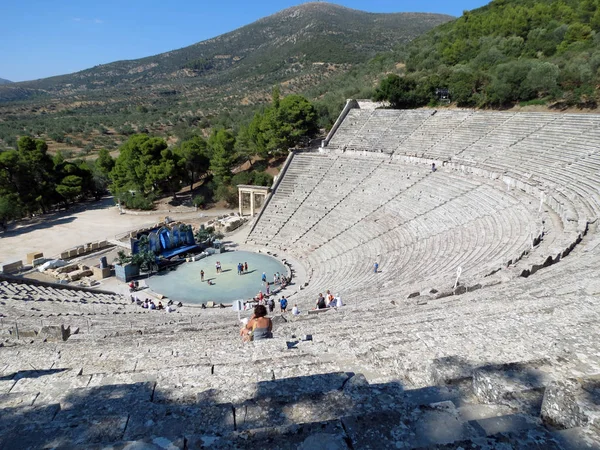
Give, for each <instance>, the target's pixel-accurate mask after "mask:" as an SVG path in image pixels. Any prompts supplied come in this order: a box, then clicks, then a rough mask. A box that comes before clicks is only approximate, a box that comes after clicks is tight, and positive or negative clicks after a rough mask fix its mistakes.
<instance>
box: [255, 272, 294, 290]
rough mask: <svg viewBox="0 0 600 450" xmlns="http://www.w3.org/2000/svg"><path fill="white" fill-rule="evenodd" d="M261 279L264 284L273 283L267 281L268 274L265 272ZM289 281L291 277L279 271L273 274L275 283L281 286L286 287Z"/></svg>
mask: <svg viewBox="0 0 600 450" xmlns="http://www.w3.org/2000/svg"><path fill="white" fill-rule="evenodd" d="M261 279H262V282H263V284H264V285H266V286H269V284H271V283H269V282H268V281H267V274H266V273H265V272H263V273H262V277H261ZM288 283H289V279H288V278H287V277H286V276H284V275H282V274H280V273H279V272H277V273H274V274H273V284H278V285H281V287H282V288H284V287H285V286H286V285H287V284H288Z"/></svg>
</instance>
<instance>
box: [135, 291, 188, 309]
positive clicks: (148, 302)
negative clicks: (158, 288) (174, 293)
mask: <svg viewBox="0 0 600 450" xmlns="http://www.w3.org/2000/svg"><path fill="white" fill-rule="evenodd" d="M130 298H131V303H135V304H136V305H138V306H141V307H142V308H144V309H154V310H157V311H166V312H174V311H175V310H176V309H175V302H174V301H173V300H169V302H168V303H167V307H166V308H165V307H164V306H163V304H162V302H161V301H159V302H158V305H157V304H156V303H154V300H152V299H150V298H146V299H145V300H144V301H142V300H140V299H139V298H135V297H134V296H133V295H132V296H130ZM177 306H178V307H179V308H181V307H182V306H183V303H181V302H179V303H177Z"/></svg>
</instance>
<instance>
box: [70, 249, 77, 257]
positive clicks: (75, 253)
mask: <svg viewBox="0 0 600 450" xmlns="http://www.w3.org/2000/svg"><path fill="white" fill-rule="evenodd" d="M76 256H77V249H74V250H69V258H75V257H76Z"/></svg>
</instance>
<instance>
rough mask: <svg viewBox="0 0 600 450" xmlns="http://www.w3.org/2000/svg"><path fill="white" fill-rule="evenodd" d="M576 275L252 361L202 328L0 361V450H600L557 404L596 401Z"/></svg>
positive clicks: (301, 334) (591, 317) (381, 305)
mask: <svg viewBox="0 0 600 450" xmlns="http://www.w3.org/2000/svg"><path fill="white" fill-rule="evenodd" d="M584 258H588V259H592V258H590V257H589V256H588V257H584ZM579 263H583V264H584V266H585V265H586V262H585V259H580V258H577V259H570V260H566V261H565V262H564V264H565V265H564V267H561V265H556V266H553V267H551V268H549V269H548V270H547V271H546V272H543V273H540V274H539V278H538V279H537V280H534V279H533V278H530V279H520V280H519V281H518V282H516V283H511V284H506V285H501V286H499V287H496V288H495V289H494V290H493V291H490V290H484V291H477V292H472V293H467V294H464V295H462V296H460V297H447V298H444V299H438V300H434V299H433V298H432V297H426V298H425V301H423V299H419V298H417V299H416V300H417V301H415V299H408V300H407V299H400V298H398V297H397V296H386V295H385V294H382V293H377V294H376V295H378V296H379V295H381V301H380V302H378V303H374V302H363V299H356V300H354V301H352V302H351V303H350V304H348V305H347V306H345V307H344V308H341V309H339V310H332V311H329V312H327V313H326V314H320V315H318V316H306V315H301V316H298V317H290V316H288V318H287V319H288V321H287V322H282V321H280V322H279V323H278V324H277V325H276V326H275V330H274V333H275V337H274V339H272V340H270V341H263V342H256V343H251V344H247V345H243V344H241V342H240V341H239V336H238V335H237V327H236V326H235V324H234V322H233V321H232V320H231V319H232V317H231V313H230V312H223V311H206V312H205V317H204V318H203V319H202V321H201V322H197V323H194V324H193V325H187V326H184V325H182V324H174V325H173V326H172V327H171V329H168V328H162V329H160V330H156V329H145V330H143V331H141V332H139V333H138V332H136V330H135V329H134V332H132V333H130V334H124V335H112V336H108V337H100V338H99V337H97V336H94V335H87V334H86V333H82V334H80V335H77V336H74V337H72V338H71V339H69V341H67V342H64V343H59V344H57V343H49V342H48V343H37V344H32V345H17V346H15V347H12V348H10V347H9V348H0V405H1V406H0V408H2V414H1V415H0V446H1V447H2V448H6V449H13V448H19V449H21V448H47V447H52V448H57V447H82V446H84V447H85V448H92V449H100V448H128V447H127V446H129V448H136V447H138V448H140V447H141V448H144V447H142V446H143V445H145V446H146V448H188V449H199V448H205V447H206V446H209V445H210V446H213V447H215V448H248V449H249V448H257V447H261V446H262V445H265V442H268V445H269V448H275V449H289V448H319V446H323V445H325V444H328V445H330V446H332V445H336V446H335V447H333V448H341V449H351V448H370V447H372V446H374V445H376V448H398V447H400V448H402V447H404V448H408V449H416V448H552V449H565V450H566V449H575V448H597V445H598V442H599V441H598V439H599V435H598V430H597V428H596V427H595V424H594V422H593V420H594V418H595V417H596V413H597V404H596V405H594V403H593V402H588V403H584V402H580V403H578V409H577V410H576V412H575V410H574V409H573V403H571V402H567V401H562V400H561V396H565V395H567V394H568V395H571V396H572V395H573V392H576V390H577V389H578V386H582V387H584V388H585V389H586V392H587V393H588V396H589V395H596V394H597V390H596V389H597V388H596V387H594V386H595V385H594V383H593V377H594V375H595V374H597V373H598V370H599V369H600V360H599V358H598V356H597V355H598V342H599V341H598V339H597V338H598V333H597V332H596V331H595V330H596V329H597V326H598V324H599V322H600V309H599V308H598V305H597V302H595V301H594V300H593V294H594V292H596V290H597V289H598V287H599V285H598V283H597V281H596V280H595V279H594V277H593V276H585V275H590V274H586V273H585V271H584V273H583V274H582V273H581V267H580V265H579ZM557 273H559V274H560V275H561V276H560V277H557V276H556V275H557ZM581 275H584V277H583V278H582V277H581ZM540 282H541V283H542V284H540ZM565 282H566V283H567V285H568V286H573V285H576V286H577V288H576V289H565V285H564V283H565ZM390 299H393V300H395V304H391V303H390ZM507 299H509V301H507ZM417 302H418V303H417ZM581 310H585V311H586V314H580V311H581ZM123 328H124V329H125V326H123ZM307 335H310V340H307V339H305V336H307ZM573 380H577V381H573ZM588 380H589V381H588ZM580 389H582V388H581V387H580Z"/></svg>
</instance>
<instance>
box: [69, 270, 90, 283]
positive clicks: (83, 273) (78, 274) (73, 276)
mask: <svg viewBox="0 0 600 450" xmlns="http://www.w3.org/2000/svg"><path fill="white" fill-rule="evenodd" d="M93 274H94V273H93V272H92V271H91V270H84V269H79V270H74V271H73V272H69V280H71V281H77V280H80V279H81V278H83V277H89V276H91V275H93Z"/></svg>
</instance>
